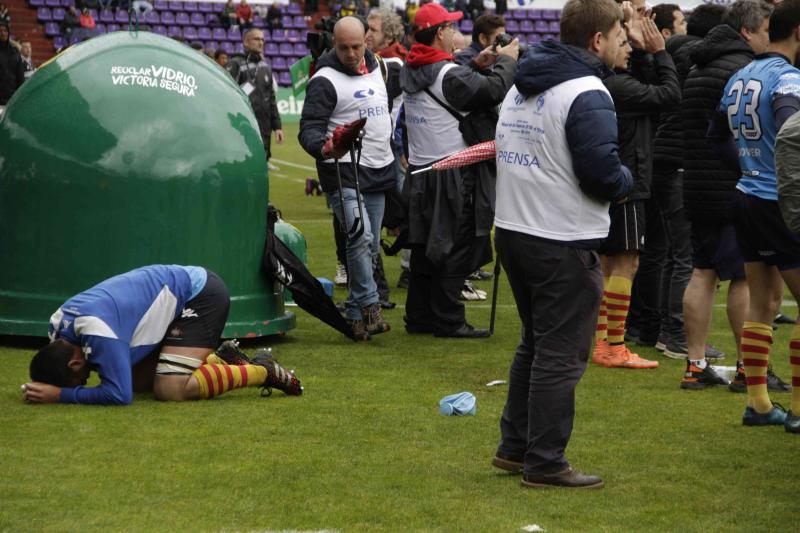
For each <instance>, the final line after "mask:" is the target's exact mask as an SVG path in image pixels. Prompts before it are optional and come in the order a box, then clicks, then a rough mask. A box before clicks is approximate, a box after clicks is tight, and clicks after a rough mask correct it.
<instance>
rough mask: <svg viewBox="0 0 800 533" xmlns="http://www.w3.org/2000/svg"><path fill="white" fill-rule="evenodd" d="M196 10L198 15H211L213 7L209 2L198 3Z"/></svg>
mask: <svg viewBox="0 0 800 533" xmlns="http://www.w3.org/2000/svg"><path fill="white" fill-rule="evenodd" d="M197 10H198V11H199V12H200V13H212V12H213V11H214V5H213V4H212V3H211V2H198V4H197Z"/></svg>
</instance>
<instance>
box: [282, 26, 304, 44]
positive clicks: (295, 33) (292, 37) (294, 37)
mask: <svg viewBox="0 0 800 533" xmlns="http://www.w3.org/2000/svg"><path fill="white" fill-rule="evenodd" d="M286 40H287V41H289V42H290V43H296V42H297V41H299V40H300V31H299V30H295V29H294V28H292V29H291V30H286ZM303 42H305V39H303Z"/></svg>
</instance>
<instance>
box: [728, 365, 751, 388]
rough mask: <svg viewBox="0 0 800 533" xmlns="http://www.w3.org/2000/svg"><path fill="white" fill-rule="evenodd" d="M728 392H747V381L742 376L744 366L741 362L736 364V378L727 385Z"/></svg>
mask: <svg viewBox="0 0 800 533" xmlns="http://www.w3.org/2000/svg"><path fill="white" fill-rule="evenodd" d="M728 390H729V391H731V392H747V380H746V379H745V374H744V365H743V364H742V362H741V361H737V362H736V376H735V377H734V378H733V381H731V382H730V383H728Z"/></svg>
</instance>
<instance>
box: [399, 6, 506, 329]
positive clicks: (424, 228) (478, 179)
mask: <svg viewBox="0 0 800 533" xmlns="http://www.w3.org/2000/svg"><path fill="white" fill-rule="evenodd" d="M462 16H463V13H461V12H460V11H457V12H453V13H449V12H447V10H445V9H444V8H443V7H442V6H441V5H440V4H437V3H435V2H431V3H428V4H425V5H423V6H422V7H420V8H419V11H418V12H417V15H416V21H417V22H416V26H417V30H416V33H415V34H414V38H415V40H416V43H415V44H414V45H413V46H412V47H411V51H410V52H409V54H408V59H407V61H406V65H405V66H404V67H403V70H402V71H401V74H400V84H401V86H402V88H403V106H404V108H405V124H406V129H407V133H408V162H409V167H408V168H409V171H411V172H413V171H415V170H423V169H425V168H426V167H428V166H430V165H431V164H432V163H434V162H436V161H439V160H441V159H444V158H445V157H447V156H450V155H452V154H454V153H456V152H458V151H460V150H463V149H465V148H467V146H468V145H469V143H468V142H467V139H465V137H464V135H463V134H462V130H461V129H459V126H460V123H461V121H462V120H470V118H469V117H466V118H465V115H467V113H468V112H470V111H474V110H483V109H490V108H493V107H496V106H497V104H499V103H500V102H501V101H502V99H503V97H504V96H505V94H506V92H507V91H508V89H509V87H511V83H512V79H513V76H514V72H516V59H517V56H518V54H519V43H518V42H517V41H516V40H514V41H513V42H512V43H510V44H508V45H506V46H504V47H498V48H497V50H496V53H495V52H492V51H491V50H484V51H482V52H481V54H479V55H478V57H477V58H476V59H475V60H474V61H473V64H474V65H475V66H476V68H472V67H471V66H470V67H468V66H463V65H457V64H455V63H454V62H453V56H452V55H451V54H452V51H453V32H454V30H453V24H454V23H455V21H457V20H460V19H461V18H462ZM492 65H493V67H494V68H489V67H490V66H492ZM486 129H489V131H491V127H490V128H486ZM471 143H472V144H475V141H474V140H472V141H471ZM405 186H406V189H407V190H408V195H409V236H408V242H409V244H410V248H411V275H410V283H409V287H408V295H407V298H406V316H405V317H404V318H405V322H406V331H407V332H409V333H418V334H431V333H432V334H433V335H435V336H437V337H457V338H482V337H488V336H489V331H488V330H486V329H476V328H474V327H473V326H472V325H470V324H469V323H467V320H466V316H465V309H464V304H462V303H461V302H460V301H459V297H460V296H461V290H462V287H463V285H464V280H465V279H466V277H467V276H468V275H469V274H470V273H472V272H474V271H475V270H476V269H478V268H479V267H480V266H482V265H485V264H486V263H488V262H490V261H491V255H492V251H491V243H490V233H491V226H492V218H493V214H494V212H493V209H492V206H493V200H494V195H493V187H494V169H493V168H491V164H490V163H483V164H477V165H469V166H465V167H463V168H460V169H447V170H443V171H436V170H428V171H422V172H420V173H418V174H409V175H408V176H407V177H406V185H405Z"/></svg>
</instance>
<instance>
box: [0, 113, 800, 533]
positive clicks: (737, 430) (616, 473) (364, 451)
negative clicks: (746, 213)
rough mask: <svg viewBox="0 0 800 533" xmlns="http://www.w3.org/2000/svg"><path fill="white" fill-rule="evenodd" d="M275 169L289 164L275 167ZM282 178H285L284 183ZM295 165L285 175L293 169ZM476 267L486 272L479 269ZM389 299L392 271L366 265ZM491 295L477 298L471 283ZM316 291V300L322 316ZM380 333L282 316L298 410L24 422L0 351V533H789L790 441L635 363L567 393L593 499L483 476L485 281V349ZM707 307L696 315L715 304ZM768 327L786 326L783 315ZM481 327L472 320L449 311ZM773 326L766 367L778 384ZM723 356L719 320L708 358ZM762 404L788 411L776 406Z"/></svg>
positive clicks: (42, 417)
mask: <svg viewBox="0 0 800 533" xmlns="http://www.w3.org/2000/svg"><path fill="white" fill-rule="evenodd" d="M286 133H287V142H286V143H285V144H284V145H282V146H274V151H275V154H274V162H275V163H276V164H277V165H278V166H279V167H280V170H279V171H275V172H272V173H271V177H270V182H271V185H270V188H271V201H272V202H273V203H274V204H275V205H276V206H277V207H278V208H280V209H281V210H282V212H283V216H284V218H285V219H286V220H287V221H288V222H291V223H292V224H294V225H296V226H297V227H298V228H300V229H301V230H302V231H303V232H304V233H305V236H306V239H307V241H308V246H309V250H308V255H309V263H310V267H311V270H312V271H313V272H314V273H315V275H317V276H325V277H328V278H330V279H332V278H333V275H334V272H335V267H336V261H335V254H334V247H333V236H332V231H331V223H330V214H329V211H328V210H327V209H326V207H325V201H324V199H323V198H321V197H306V196H304V194H303V181H304V180H305V178H306V177H308V176H313V174H314V173H313V172H312V171H310V170H307V169H305V168H303V166H304V165H306V166H309V165H312V164H313V163H312V161H311V160H310V158H309V157H307V156H306V155H305V154H304V153H303V152H302V150H301V149H300V147H299V146H298V144H297V141H296V134H297V126H296V125H288V126H287V127H286ZM286 162H291V163H292V165H289V164H286ZM293 165H295V166H293ZM296 165H300V166H296ZM489 268H490V267H489ZM386 270H387V276H388V278H389V280H390V283H391V284H392V286H394V284H395V283H396V281H397V277H398V273H399V261H398V259H397V258H388V259H387V260H386ZM479 285H480V286H481V288H483V289H484V290H487V291H490V290H491V282H485V283H480V284H479ZM344 294H345V293H344V291H343V290H342V289H339V288H337V289H336V294H335V296H336V298H337V299H342V298H343V297H344ZM392 299H393V300H394V301H396V302H397V303H398V304H400V305H399V306H398V308H397V309H395V310H393V311H389V312H387V316H388V319H389V321H390V323H391V324H392V326H393V328H394V329H393V330H392V331H391V332H389V333H387V334H384V335H380V336H377V337H375V338H374V339H373V341H372V342H370V343H363V344H354V343H352V342H350V341H348V340H346V339H345V338H344V337H342V336H341V335H339V334H338V333H336V332H334V331H333V330H331V329H329V328H327V327H326V326H323V325H322V324H321V323H319V322H317V321H316V320H314V319H312V318H310V317H309V316H308V315H306V314H305V313H303V312H302V311H298V320H297V323H298V327H297V329H295V330H293V331H292V332H291V333H290V334H289V335H288V336H287V337H285V338H270V339H265V340H263V341H262V342H261V344H249V345H247V346H248V350H252V349H254V348H255V347H256V346H260V345H271V346H273V347H274V349H275V352H276V355H277V358H278V360H279V361H281V362H282V363H283V364H284V365H285V366H287V367H288V368H294V369H296V370H297V375H298V377H300V378H301V380H302V382H303V384H304V386H305V395H304V396H302V397H299V398H290V397H286V396H283V394H282V393H280V392H276V393H275V394H274V395H273V396H272V397H270V398H260V397H259V395H258V392H257V391H256V390H254V389H245V390H239V391H234V392H232V393H228V394H226V395H224V396H222V397H220V398H218V399H216V400H213V401H203V402H191V403H183V404H165V403H160V402H157V401H155V400H154V399H153V397H152V395H139V396H137V398H136V400H135V402H134V404H133V405H132V406H131V407H126V408H108V407H106V408H103V407H92V406H69V405H50V406H33V405H26V404H24V403H23V402H22V401H21V400H20V393H19V385H20V384H21V383H23V382H24V381H26V380H27V365H28V361H29V359H30V357H31V356H32V354H33V349H32V348H31V347H28V346H20V345H15V344H13V342H12V341H10V340H9V339H6V340H5V343H6V344H5V345H4V346H3V347H0V363H2V369H3V370H2V372H0V428H2V429H0V531H226V532H231V531H267V530H321V529H326V530H337V531H392V532H394V531H441V532H461V531H491V532H516V531H522V529H521V528H523V527H526V526H528V525H531V524H537V525H539V526H540V527H541V528H543V529H545V530H546V531H549V532H561V531H615V532H616V531H747V532H753V531H791V530H797V528H798V527H800V526H798V524H800V514H799V513H798V503H797V502H798V499H797V490H798V479H799V478H800V467H799V466H798V460H799V459H800V437H798V436H797V435H789V434H787V433H785V432H784V430H783V428H782V427H768V428H746V427H742V426H741V415H742V411H743V409H744V403H745V397H744V395H737V394H732V393H730V392H728V391H727V390H726V389H724V388H718V389H715V390H707V391H702V392H694V391H682V390H680V389H679V388H678V384H679V380H680V378H681V373H682V371H683V363H682V362H678V361H671V360H668V359H665V358H663V357H661V356H659V355H657V353H656V352H655V351H654V350H652V349H641V350H640V351H639V353H640V354H641V355H642V356H644V357H648V358H656V359H658V360H659V361H660V362H661V367H660V368H659V369H657V370H653V371H631V370H609V369H602V368H597V367H593V366H592V367H590V368H589V369H588V370H587V372H586V375H585V376H584V378H583V380H582V382H581V383H580V385H579V387H578V390H577V419H576V424H575V431H574V434H573V438H572V442H571V444H570V447H569V449H568V450H567V451H568V457H569V458H570V460H571V461H572V463H573V465H574V466H575V467H577V468H579V469H583V470H585V471H587V472H590V473H593V474H599V475H601V476H602V477H603V478H604V479H605V481H606V488H605V489H603V490H599V491H566V490H543V491H538V490H524V489H522V488H520V486H519V478H518V477H515V476H512V475H507V474H504V473H502V472H500V471H498V470H496V469H494V468H492V467H491V466H490V465H489V461H490V459H491V457H492V456H493V453H494V450H495V446H496V444H497V440H498V434H499V430H498V418H499V416H500V412H501V410H502V407H503V403H504V399H505V393H506V388H505V387H504V386H498V387H491V388H488V387H486V385H485V384H486V383H487V382H489V381H492V380H496V379H506V378H507V372H508V366H509V363H510V361H511V358H512V354H513V350H514V347H515V344H516V341H517V339H518V335H519V319H518V317H517V314H516V309H515V307H514V303H513V299H512V297H511V293H510V290H509V288H508V285H507V284H506V283H505V278H503V279H502V283H501V285H500V293H499V306H498V318H497V331H496V333H495V336H494V337H492V338H491V339H487V340H456V339H452V340H451V339H432V338H431V337H427V336H409V335H406V334H405V332H404V330H403V327H402V324H403V322H402V316H403V308H402V304H403V303H404V301H405V291H403V290H398V289H393V292H392ZM719 301H720V300H719V299H718V302H719ZM784 312H786V313H787V314H790V315H792V316H794V315H795V314H796V313H797V308H796V307H795V306H794V305H793V304H792V305H790V306H787V307H784ZM467 315H468V319H469V320H470V321H471V322H472V323H473V324H475V325H477V326H483V327H485V326H486V325H487V324H488V321H489V305H488V302H474V303H468V304H467ZM789 330H790V327H788V326H782V327H780V328H779V329H778V330H777V332H776V340H775V344H774V345H773V363H774V367H775V370H776V372H777V373H778V374H779V375H780V376H782V377H783V378H784V379H788V378H789V375H790V373H789V365H788V356H787V349H788V348H787V345H788V335H789ZM710 340H711V341H712V342H713V343H714V344H715V345H716V346H718V347H719V348H721V349H722V350H724V351H725V352H726V353H728V354H729V358H728V359H727V360H726V361H724V362H722V363H721V364H726V365H730V364H733V359H734V356H732V355H731V354H733V353H734V344H733V340H732V338H731V336H730V334H729V333H728V330H727V321H726V318H725V313H724V308H722V307H720V306H718V307H717V308H716V309H715V313H714V327H713V334H712V336H711V339H710ZM460 391H471V392H473V393H474V394H475V395H476V396H477V399H478V403H477V406H478V411H477V415H476V416H474V417H463V418H461V417H443V416H440V415H439V414H438V400H439V399H440V398H441V397H442V396H445V395H446V394H450V393H455V392H460ZM773 400H775V401H778V402H782V403H783V404H784V405H788V401H789V395H788V394H775V395H773Z"/></svg>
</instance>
